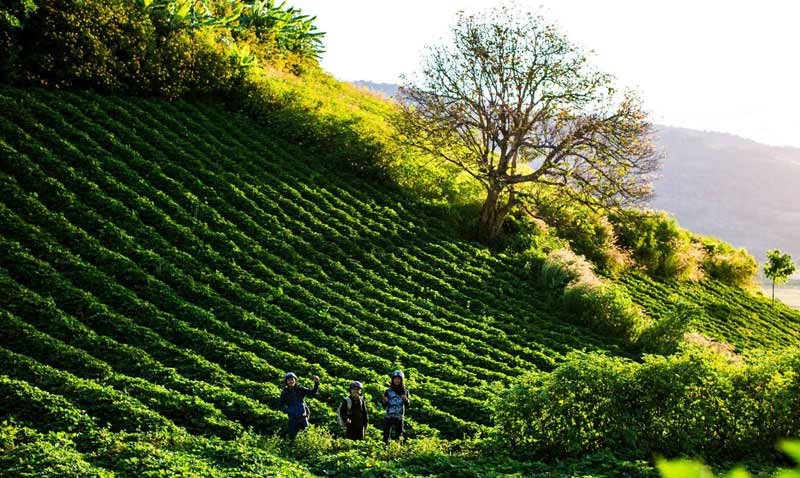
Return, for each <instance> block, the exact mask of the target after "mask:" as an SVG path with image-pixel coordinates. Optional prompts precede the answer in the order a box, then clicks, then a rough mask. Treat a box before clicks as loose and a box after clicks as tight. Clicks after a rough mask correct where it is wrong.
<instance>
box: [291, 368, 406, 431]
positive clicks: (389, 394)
mask: <svg viewBox="0 0 800 478" xmlns="http://www.w3.org/2000/svg"><path fill="white" fill-rule="evenodd" d="M390 377H391V383H390V386H389V388H388V389H386V392H384V394H383V396H382V397H381V402H382V404H383V406H384V408H385V409H386V415H385V417H384V419H383V441H384V443H388V442H389V439H390V438H391V436H392V431H393V430H394V432H395V436H396V438H397V439H398V440H401V439H402V438H403V431H404V428H405V412H406V408H407V407H409V406H410V405H411V399H410V397H409V392H408V389H407V388H406V387H405V383H404V381H405V374H403V372H402V371H400V370H395V371H394V372H392V374H391V375H390ZM283 381H284V388H283V391H282V392H281V397H280V406H281V409H282V410H283V411H284V412H286V414H287V416H288V419H289V438H292V439H294V438H295V437H296V436H297V433H298V432H299V431H301V430H305V429H306V428H308V417H309V409H308V406H307V405H306V403H305V397H311V396H314V395H316V393H317V391H318V390H319V377H318V376H316V375H315V376H314V388H312V389H310V388H306V387H302V386H300V385H298V383H297V375H295V374H294V373H292V372H289V373H287V374H286V375H285V376H284V378H283ZM362 388H363V386H362V384H361V382H358V381H353V382H351V383H350V389H349V394H348V396H347V397H345V399H344V400H342V403H341V404H340V405H339V408H338V409H337V414H338V418H339V423H340V424H341V425H342V426H344V428H345V430H346V434H345V436H346V437H347V438H348V439H350V440H363V439H364V436H365V434H366V430H367V427H368V426H369V413H368V412H367V404H366V401H365V400H364V397H363V396H362V395H361V389H362Z"/></svg>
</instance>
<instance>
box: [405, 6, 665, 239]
mask: <svg viewBox="0 0 800 478" xmlns="http://www.w3.org/2000/svg"><path fill="white" fill-rule="evenodd" d="M400 96H401V99H402V100H403V104H404V106H403V111H402V114H401V115H399V121H398V130H399V131H400V137H401V140H402V141H403V142H405V143H407V144H408V145H410V146H412V147H414V148H417V149H420V150H422V151H424V152H425V153H427V154H430V155H432V156H434V157H436V158H440V159H442V160H445V161H448V162H451V163H453V164H456V165H458V166H459V167H460V168H461V169H463V170H464V171H466V172H467V173H469V174H470V175H471V176H472V177H474V178H475V179H476V180H478V181H480V183H481V184H482V185H483V186H484V188H485V189H486V199H485V202H484V204H483V208H482V211H481V216H480V221H479V224H480V226H479V227H480V230H479V235H480V237H481V239H482V240H484V241H487V242H491V241H493V240H494V239H496V238H497V237H498V236H499V235H500V234H501V232H502V226H503V222H504V220H505V218H506V216H507V215H508V213H509V212H510V211H511V209H512V208H513V207H514V206H515V205H516V204H518V203H519V202H520V201H521V199H522V197H521V196H523V194H522V193H521V192H520V185H521V184H522V183H539V184H547V185H551V186H557V187H558V188H560V189H561V190H562V191H563V192H564V193H565V194H567V195H569V196H571V197H572V198H574V199H575V200H579V201H583V202H585V203H588V204H590V205H592V206H599V207H613V206H622V205H625V204H626V203H630V202H635V201H639V200H642V199H644V198H646V197H647V196H648V195H649V194H650V175H651V173H652V172H653V171H655V169H656V168H657V166H658V155H657V154H655V150H654V148H653V145H652V143H651V142H650V134H651V132H652V131H651V130H652V125H651V124H650V123H649V122H648V120H647V115H646V114H645V112H644V111H643V109H642V106H641V103H640V101H639V99H638V97H637V96H636V95H635V94H634V93H632V92H630V91H629V92H625V93H621V94H620V93H617V92H616V91H615V89H614V85H613V78H612V77H611V76H609V75H607V74H603V73H601V72H598V71H596V70H594V69H593V68H592V67H591V65H590V64H589V62H588V61H587V58H586V56H585V55H584V54H583V53H582V52H581V51H580V49H579V48H578V47H576V46H575V45H573V44H572V43H570V42H569V41H568V39H567V38H566V37H565V36H563V35H562V34H561V33H560V32H559V31H558V30H557V29H556V28H555V27H554V26H553V25H551V24H547V23H546V22H545V21H544V20H543V18H542V17H541V16H537V15H534V14H532V13H518V12H515V11H513V10H511V9H509V8H507V7H506V8H501V9H496V10H493V11H488V12H486V13H485V14H482V15H480V16H469V15H465V14H463V13H461V14H459V16H458V18H457V21H456V23H455V26H454V27H453V29H452V37H451V38H450V40H449V41H448V42H444V43H442V44H439V45H435V46H432V47H430V48H429V49H428V51H427V54H426V55H425V57H424V58H423V63H422V71H421V73H420V74H418V75H417V76H416V77H415V78H413V79H411V80H406V84H405V85H403V87H402V89H401V93H400ZM523 165H526V167H523Z"/></svg>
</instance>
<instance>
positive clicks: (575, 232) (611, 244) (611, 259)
mask: <svg viewBox="0 0 800 478" xmlns="http://www.w3.org/2000/svg"><path fill="white" fill-rule="evenodd" d="M532 197H533V204H534V205H535V207H536V214H537V215H538V216H539V217H541V218H542V220H544V221H545V222H546V223H547V224H548V225H549V226H552V227H553V228H555V234H556V235H557V236H558V237H561V238H563V239H566V240H567V241H568V242H569V245H570V248H571V249H572V250H573V251H575V252H576V253H577V254H580V255H582V256H584V257H586V258H587V259H588V260H589V261H591V262H592V264H594V265H595V266H596V268H597V271H598V272H599V273H601V274H605V275H609V276H616V275H618V274H619V273H621V272H622V271H623V270H624V268H625V267H626V266H627V265H628V264H627V263H628V262H629V261H628V260H627V258H626V257H625V256H624V255H623V254H622V253H621V251H620V250H619V248H618V247H617V245H616V236H615V232H614V228H613V226H612V225H611V223H610V222H609V220H608V218H607V216H606V214H604V213H603V212H600V211H593V210H592V209H590V208H588V207H586V206H583V205H581V204H579V203H577V202H575V201H571V200H569V199H568V198H564V197H562V196H561V195H558V194H556V193H554V192H553V191H551V190H549V189H547V188H544V187H540V188H538V189H537V190H536V194H533V195H532Z"/></svg>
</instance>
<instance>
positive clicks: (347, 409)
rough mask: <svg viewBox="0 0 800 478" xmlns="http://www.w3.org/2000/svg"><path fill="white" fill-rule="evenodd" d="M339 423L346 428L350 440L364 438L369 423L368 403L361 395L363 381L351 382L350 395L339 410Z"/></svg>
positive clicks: (340, 405)
mask: <svg viewBox="0 0 800 478" xmlns="http://www.w3.org/2000/svg"><path fill="white" fill-rule="evenodd" d="M336 415H337V417H338V418H339V425H341V426H343V427H344V428H345V430H346V434H345V436H346V437H347V438H348V439H349V440H363V439H364V434H365V433H366V431H367V425H369V415H368V414H367V403H366V401H364V398H363V397H362V396H361V382H358V381H354V382H351V383H350V395H348V396H347V397H345V399H344V400H342V403H340V404H339V409H338V410H337V414H336Z"/></svg>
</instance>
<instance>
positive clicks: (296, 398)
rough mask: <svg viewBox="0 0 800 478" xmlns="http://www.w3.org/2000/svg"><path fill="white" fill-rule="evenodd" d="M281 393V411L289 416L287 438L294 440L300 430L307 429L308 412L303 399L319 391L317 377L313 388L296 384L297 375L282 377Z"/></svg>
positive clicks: (290, 374) (290, 373)
mask: <svg viewBox="0 0 800 478" xmlns="http://www.w3.org/2000/svg"><path fill="white" fill-rule="evenodd" d="M283 383H284V387H283V391H282V392H281V398H280V404H281V410H283V411H284V412H286V415H288V416H289V438H292V439H293V438H294V437H296V436H297V433H298V432H299V431H300V430H305V429H306V428H308V416H309V410H308V406H307V405H306V402H305V398H306V397H310V396H313V395H315V394H316V393H317V390H319V377H318V376H316V375H314V388H306V387H301V386H300V385H298V384H297V375H295V374H293V373H292V372H289V373H287V374H286V375H284V376H283Z"/></svg>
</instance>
